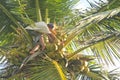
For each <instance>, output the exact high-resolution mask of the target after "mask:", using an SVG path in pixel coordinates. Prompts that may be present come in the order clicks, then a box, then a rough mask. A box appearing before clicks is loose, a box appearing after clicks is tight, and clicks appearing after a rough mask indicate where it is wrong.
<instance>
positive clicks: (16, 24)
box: [0, 0, 120, 80]
mask: <svg viewBox="0 0 120 80" xmlns="http://www.w3.org/2000/svg"><path fill="white" fill-rule="evenodd" d="M10 1H11V2H12V1H13V2H14V0H10ZM54 1H56V3H55V5H56V4H57V3H59V1H61V2H62V0H58V2H57V0H54ZM5 2H7V0H6V1H1V4H0V9H1V12H2V13H1V15H3V16H4V17H3V16H0V18H2V17H3V20H2V21H1V22H3V23H4V24H1V26H0V27H2V28H1V30H0V33H2V34H1V39H2V40H1V41H2V42H1V43H0V53H1V54H0V55H1V57H0V60H1V62H0V63H1V64H4V68H3V69H1V71H2V72H0V73H1V76H0V77H1V78H7V79H8V80H11V79H15V80H21V79H23V80H29V79H30V80H69V79H70V80H79V79H83V80H85V79H88V80H89V79H92V80H97V79H99V80H102V79H107V80H109V79H111V78H112V77H111V74H112V71H111V73H110V74H109V73H108V74H106V70H104V64H108V65H109V64H112V65H115V61H114V60H113V59H114V58H116V59H117V60H119V58H120V55H119V36H120V33H119V24H120V22H119V12H120V7H119V6H118V5H119V4H117V5H116V6H115V2H117V0H116V1H109V2H110V3H109V4H108V5H104V7H102V8H99V7H97V6H95V4H92V3H91V2H89V1H88V2H89V3H90V4H91V6H92V7H93V6H95V7H96V9H97V11H98V13H97V12H92V13H90V12H89V13H90V14H86V15H87V16H84V17H83V16H81V15H79V16H78V15H77V18H72V19H73V20H70V18H71V16H76V15H73V14H72V13H69V15H71V16H68V19H65V20H64V23H65V24H64V23H63V24H62V25H60V24H61V23H62V21H61V20H62V19H63V18H61V19H60V20H59V19H58V18H56V17H58V16H57V15H56V16H55V17H53V16H52V15H51V14H50V15H51V18H54V19H55V21H56V24H59V26H57V29H56V31H57V35H56V36H57V38H58V39H59V40H60V41H62V42H63V43H64V44H63V45H58V44H57V43H54V44H52V45H49V44H46V45H47V47H46V50H44V51H42V52H41V51H38V52H36V53H35V54H33V55H29V50H30V49H31V48H32V46H33V44H32V38H31V36H30V34H29V33H28V32H27V31H26V30H25V25H27V24H29V25H30V24H34V23H35V22H36V21H41V20H42V18H43V17H45V15H44V16H41V15H40V14H41V13H43V12H40V11H39V10H40V9H45V8H44V7H42V8H40V5H39V1H38V0H36V9H35V7H34V6H33V5H31V6H30V4H31V3H32V2H33V1H29V0H28V1H22V0H21V1H19V0H18V1H17V2H14V3H15V4H14V5H16V6H19V8H18V9H16V8H13V7H12V6H11V5H10V4H8V5H7V6H3V4H6V3H5ZM11 2H9V1H8V3H11ZM76 2H77V0H75V1H73V2H71V5H72V4H74V3H76ZM101 2H102V1H101ZM34 3H35V2H34ZM42 3H44V5H46V3H48V4H50V5H52V4H51V2H50V1H49V0H48V2H47V1H46V3H45V2H44V1H43V2H42ZM66 3H69V4H70V2H69V1H66ZM26 4H28V5H27V7H26ZM40 4H41V3H40ZM98 4H99V3H98ZM102 4H103V3H102ZM104 4H105V3H104ZM61 5H62V4H61ZM71 5H69V7H71ZM8 6H10V7H8ZM48 6H49V5H48ZM101 6H103V5H101ZM25 7H26V8H28V7H33V8H32V9H33V10H36V14H37V18H36V16H33V14H34V13H32V12H31V13H29V10H26V9H24V8H25ZM58 7H59V8H61V7H60V5H58ZM108 7H110V8H109V9H110V10H108ZM46 8H48V7H46ZM92 9H94V8H92ZM48 10H49V9H48ZM50 10H52V9H50ZM9 11H11V12H9ZM15 11H20V12H15ZM46 12H47V9H46ZM67 12H70V10H69V9H68V10H67ZM56 13H57V12H56ZM66 14H67V13H64V14H61V16H63V15H64V16H65V17H66ZM13 15H15V16H13ZM67 15H68V14H67ZM47 16H48V13H46V18H45V19H44V20H46V22H49V21H48V20H49V19H48V18H47ZM82 17H83V18H82ZM6 19H7V20H6ZM35 19H36V20H35ZM22 20H23V21H22ZM6 23H8V24H6ZM6 26H8V27H9V30H10V31H8V30H7V29H8V28H7V29H5V28H6ZM61 26H63V27H61ZM68 26H69V27H68ZM73 26H74V27H73ZM11 28H12V29H11ZM4 30H5V31H4ZM2 31H4V33H3V32H2ZM8 32H9V34H8ZM4 35H6V36H4ZM56 47H57V48H56ZM117 75H118V73H117V74H116V76H117ZM118 76H119V75H118Z"/></svg>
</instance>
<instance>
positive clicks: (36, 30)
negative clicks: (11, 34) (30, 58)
mask: <svg viewBox="0 0 120 80" xmlns="http://www.w3.org/2000/svg"><path fill="white" fill-rule="evenodd" d="M53 28H54V26H53V24H48V25H47V24H46V23H45V22H36V23H35V24H34V25H31V26H27V27H26V28H25V29H27V30H31V31H32V35H33V41H34V44H35V45H34V47H33V49H32V50H31V51H30V54H34V53H35V51H37V50H38V49H39V48H40V49H41V50H42V51H43V50H44V49H45V48H46V45H45V42H44V38H43V35H44V34H46V35H47V36H48V40H49V42H50V43H53V42H54V41H55V39H56V37H55V35H54V33H53Z"/></svg>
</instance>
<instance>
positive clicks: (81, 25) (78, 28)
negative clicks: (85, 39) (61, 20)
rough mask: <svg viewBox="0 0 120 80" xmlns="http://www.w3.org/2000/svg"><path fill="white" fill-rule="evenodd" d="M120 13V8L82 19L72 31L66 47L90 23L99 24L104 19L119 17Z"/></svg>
mask: <svg viewBox="0 0 120 80" xmlns="http://www.w3.org/2000/svg"><path fill="white" fill-rule="evenodd" d="M119 12H120V8H116V9H113V10H109V11H105V12H101V13H97V14H93V15H90V16H88V17H85V18H84V19H82V20H81V21H80V22H79V23H78V24H77V25H76V26H75V28H74V29H73V30H71V31H70V33H69V36H68V37H67V39H66V41H65V44H64V46H66V45H67V44H68V43H69V42H70V41H71V40H72V39H73V38H74V37H75V36H76V35H79V34H80V33H82V32H83V30H84V29H85V28H86V27H87V26H88V25H89V24H90V23H98V22H100V21H101V20H103V19H106V18H110V17H112V16H114V15H117V14H118V13H119Z"/></svg>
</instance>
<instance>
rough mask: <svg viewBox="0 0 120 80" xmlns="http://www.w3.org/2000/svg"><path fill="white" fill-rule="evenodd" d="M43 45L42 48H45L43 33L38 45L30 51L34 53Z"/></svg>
mask: <svg viewBox="0 0 120 80" xmlns="http://www.w3.org/2000/svg"><path fill="white" fill-rule="evenodd" d="M40 45H41V50H44V49H45V43H44V38H43V35H41V36H40V39H39V42H38V43H37V44H36V46H35V47H34V48H33V49H32V50H31V51H30V54H34V53H35V51H37V50H38V49H39V48H40Z"/></svg>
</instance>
